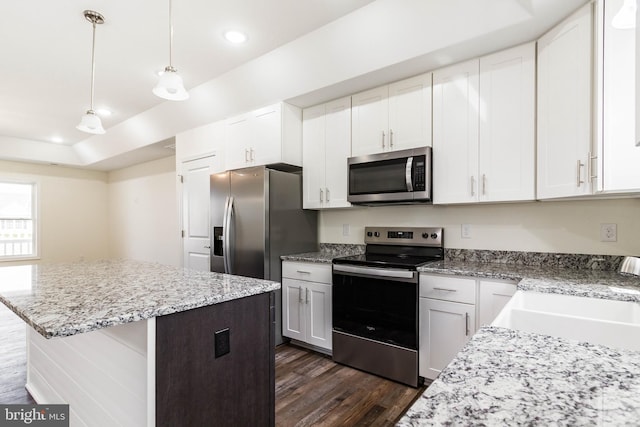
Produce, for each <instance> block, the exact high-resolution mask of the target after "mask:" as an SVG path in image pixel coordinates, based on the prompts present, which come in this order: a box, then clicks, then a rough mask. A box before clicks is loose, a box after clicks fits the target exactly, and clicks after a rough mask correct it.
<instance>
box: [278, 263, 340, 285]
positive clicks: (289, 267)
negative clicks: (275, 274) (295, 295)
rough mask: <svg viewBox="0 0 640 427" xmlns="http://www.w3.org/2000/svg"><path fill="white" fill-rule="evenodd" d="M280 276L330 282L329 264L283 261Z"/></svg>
mask: <svg viewBox="0 0 640 427" xmlns="http://www.w3.org/2000/svg"><path fill="white" fill-rule="evenodd" d="M282 277H286V278H289V279H298V280H306V281H308V282H320V283H327V284H331V264H318V263H313V262H294V261H283V262H282Z"/></svg>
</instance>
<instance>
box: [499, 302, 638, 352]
mask: <svg viewBox="0 0 640 427" xmlns="http://www.w3.org/2000/svg"><path fill="white" fill-rule="evenodd" d="M492 325H493V326H502V327H505V328H511V329H518V330H521V331H526V332H535V333H538V334H545V335H551V336H555V337H560V338H566V339H570V340H577V341H586V342H589V343H593V344H603V345H607V346H610V347H615V348H619V349H627V350H640V303H637V302H627V301H614V300H606V299H599V298H586V297H576V296H572V295H561V294H549V293H539V292H525V291H517V292H516V293H515V294H514V295H513V297H512V298H511V300H510V301H509V302H508V303H507V305H506V306H504V308H503V309H502V311H500V313H499V314H498V317H496V319H495V320H494V321H493V323H492Z"/></svg>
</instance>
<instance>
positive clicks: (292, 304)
mask: <svg viewBox="0 0 640 427" xmlns="http://www.w3.org/2000/svg"><path fill="white" fill-rule="evenodd" d="M287 276H293V278H292V277H287ZM301 278H302V279H301ZM314 280H323V281H324V283H322V282H316V281H314ZM327 282H328V283H327ZM331 290H332V288H331V265H319V264H314V263H300V262H286V261H285V262H283V263H282V335H283V336H285V337H289V338H292V339H295V340H297V341H300V342H303V343H307V344H310V345H312V346H315V347H319V348H323V349H325V350H329V351H331V349H332V347H331V330H332V324H331Z"/></svg>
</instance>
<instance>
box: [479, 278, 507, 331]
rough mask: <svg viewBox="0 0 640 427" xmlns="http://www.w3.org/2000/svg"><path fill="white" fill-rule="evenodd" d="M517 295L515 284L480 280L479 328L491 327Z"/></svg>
mask: <svg viewBox="0 0 640 427" xmlns="http://www.w3.org/2000/svg"><path fill="white" fill-rule="evenodd" d="M515 293H516V284H515V283H507V282H492V281H489V280H480V298H479V299H478V317H479V318H478V327H480V326H483V325H490V324H491V322H493V321H494V319H495V318H496V316H498V313H500V310H502V308H503V307H504V306H505V305H506V304H507V303H508V302H509V300H510V299H511V297H512V296H513V294H515Z"/></svg>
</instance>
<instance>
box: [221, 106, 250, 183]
mask: <svg viewBox="0 0 640 427" xmlns="http://www.w3.org/2000/svg"><path fill="white" fill-rule="evenodd" d="M250 118H251V116H250V115H249V114H243V115H241V116H236V117H233V118H231V119H229V120H227V121H226V122H225V141H226V144H225V155H226V163H225V164H226V168H227V169H228V170H232V169H240V168H244V167H247V166H249V165H250V156H251V154H252V153H251V152H250V144H251V142H252V141H251V120H250Z"/></svg>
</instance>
